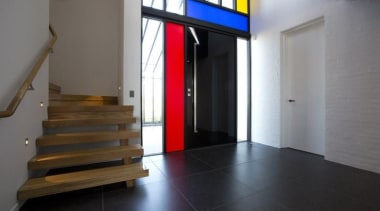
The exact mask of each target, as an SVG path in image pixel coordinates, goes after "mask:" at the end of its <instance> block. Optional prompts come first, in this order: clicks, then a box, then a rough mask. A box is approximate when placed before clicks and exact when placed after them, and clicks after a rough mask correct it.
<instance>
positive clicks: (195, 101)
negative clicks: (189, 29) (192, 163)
mask: <svg viewBox="0 0 380 211" xmlns="http://www.w3.org/2000/svg"><path fill="white" fill-rule="evenodd" d="M197 45H198V44H197V43H194V64H193V65H194V79H193V83H194V88H193V90H194V93H193V99H194V100H193V101H194V113H193V117H194V118H193V119H194V128H193V129H194V133H198V129H197Z"/></svg>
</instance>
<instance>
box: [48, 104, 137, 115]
mask: <svg viewBox="0 0 380 211" xmlns="http://www.w3.org/2000/svg"><path fill="white" fill-rule="evenodd" d="M99 111H102V112H115V111H116V112H119V111H133V106H131V105H103V106H80V105H79V106H75V105H74V106H70V105H67V106H49V107H48V112H49V113H68V112H99Z"/></svg>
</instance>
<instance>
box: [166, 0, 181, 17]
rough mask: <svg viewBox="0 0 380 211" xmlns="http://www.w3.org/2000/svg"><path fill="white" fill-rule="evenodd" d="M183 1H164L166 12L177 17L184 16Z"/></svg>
mask: <svg viewBox="0 0 380 211" xmlns="http://www.w3.org/2000/svg"><path fill="white" fill-rule="evenodd" d="M183 8H184V0H166V11H167V12H171V13H176V14H178V15H183V14H184V9H183Z"/></svg>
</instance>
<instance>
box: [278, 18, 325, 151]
mask: <svg viewBox="0 0 380 211" xmlns="http://www.w3.org/2000/svg"><path fill="white" fill-rule="evenodd" d="M282 41H283V43H282V44H283V56H284V60H283V70H284V71H285V73H284V75H283V76H284V80H285V81H283V82H284V83H283V87H282V88H283V95H282V100H283V102H282V105H283V110H282V111H283V112H285V114H283V121H282V124H283V125H282V127H283V132H284V137H283V138H284V139H285V142H286V144H285V145H287V146H288V147H291V148H294V149H298V150H302V151H307V152H312V153H315V154H320V155H324V152H325V54H324V52H325V48H324V22H323V19H320V20H316V21H313V22H310V23H307V24H305V25H303V26H299V27H296V28H294V29H291V30H288V31H286V32H284V33H283V40H282Z"/></svg>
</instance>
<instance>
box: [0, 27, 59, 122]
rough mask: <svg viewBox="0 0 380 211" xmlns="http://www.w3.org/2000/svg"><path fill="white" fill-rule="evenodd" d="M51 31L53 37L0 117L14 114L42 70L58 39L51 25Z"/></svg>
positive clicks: (0, 113)
mask: <svg viewBox="0 0 380 211" xmlns="http://www.w3.org/2000/svg"><path fill="white" fill-rule="evenodd" d="M49 31H50V33H51V39H50V41H49V43H48V45H47V46H46V48H45V49H44V51H43V52H42V53H41V55H40V57H39V58H38V60H37V62H36V63H35V64H34V66H33V68H32V70H31V71H30V73H29V75H28V77H27V78H26V79H25V81H24V83H22V85H21V87H20V88H19V90H18V91H17V93H16V95H15V96H14V97H13V99H12V101H11V102H10V103H9V105H8V107H7V109H6V110H5V111H0V118H5V117H10V116H12V115H13V114H14V113H15V111H16V110H17V107H18V105H19V104H20V102H21V101H22V99H23V98H24V96H25V94H26V92H27V91H28V89H29V87H30V86H31V84H32V82H33V80H34V78H35V76H36V75H37V73H38V71H39V70H40V68H41V66H42V64H43V63H44V62H45V60H46V58H47V56H48V55H49V53H50V52H51V50H52V48H53V46H54V44H55V41H56V40H57V34H56V32H55V30H54V28H53V27H52V26H51V25H49Z"/></svg>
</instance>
